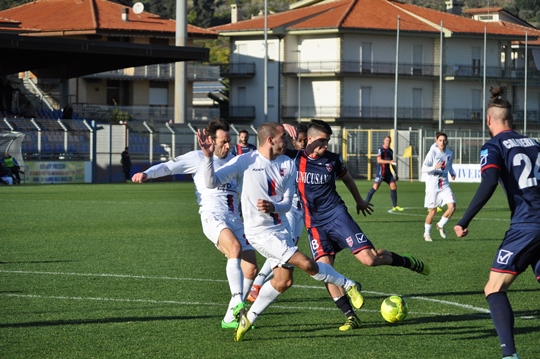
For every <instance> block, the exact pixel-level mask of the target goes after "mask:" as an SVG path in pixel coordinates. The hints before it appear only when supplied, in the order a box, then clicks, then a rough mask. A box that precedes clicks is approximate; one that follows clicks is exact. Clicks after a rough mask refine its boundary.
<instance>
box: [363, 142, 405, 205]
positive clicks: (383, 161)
mask: <svg viewBox="0 0 540 359" xmlns="http://www.w3.org/2000/svg"><path fill="white" fill-rule="evenodd" d="M391 143H392V139H391V138H390V136H386V137H385V138H384V141H383V145H382V146H381V147H380V148H379V152H377V174H376V175H375V180H374V181H373V187H372V188H371V189H370V190H369V192H368V194H367V196H366V202H371V197H373V195H374V194H375V192H377V190H378V189H379V186H380V185H381V182H383V181H384V182H386V183H388V185H389V186H390V199H392V211H394V212H402V211H403V208H401V207H400V206H398V202H397V185H396V181H397V180H398V176H397V174H396V169H395V167H394V166H395V162H394V151H392V149H391V148H390V144H391Z"/></svg>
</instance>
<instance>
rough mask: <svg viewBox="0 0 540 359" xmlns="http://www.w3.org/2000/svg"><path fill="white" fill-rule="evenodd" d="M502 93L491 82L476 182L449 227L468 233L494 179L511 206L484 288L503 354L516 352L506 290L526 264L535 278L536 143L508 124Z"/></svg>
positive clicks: (539, 196)
mask: <svg viewBox="0 0 540 359" xmlns="http://www.w3.org/2000/svg"><path fill="white" fill-rule="evenodd" d="M502 95H503V90H502V88H500V87H496V88H491V101H490V102H489V104H488V109H487V120H486V121H487V126H488V128H489V132H490V134H491V137H492V138H491V140H489V141H488V142H486V143H485V144H484V146H482V149H481V151H480V166H481V173H482V182H481V183H480V185H479V187H478V189H477V191H476V194H475V195H474V197H473V199H472V201H471V203H470V204H469V207H468V208H467V210H466V211H465V214H464V215H463V217H462V218H461V219H460V220H459V221H458V223H457V225H456V226H455V227H454V230H455V232H456V235H457V236H458V237H464V236H466V235H467V234H468V233H469V231H468V227H469V223H470V222H471V221H472V219H473V218H474V216H475V215H476V214H477V213H478V212H479V211H480V210H481V209H482V207H483V206H484V205H485V204H486V203H487V201H488V200H489V199H490V198H491V196H492V195H493V192H494V191H495V189H496V188H497V183H500V184H501V186H502V187H503V188H504V191H505V192H506V197H507V198H508V205H509V207H510V211H511V220H510V229H509V230H508V231H507V232H506V234H505V237H504V239H503V242H502V244H501V245H500V247H499V249H498V251H497V255H496V257H495V260H494V261H493V265H492V267H491V272H490V275H489V279H488V281H487V284H486V286H485V288H484V294H485V295H486V299H487V302H488V304H489V308H490V311H491V318H492V320H493V324H494V325H495V329H496V331H497V334H498V336H499V341H500V344H501V348H502V354H503V357H504V358H505V359H506V358H519V357H518V355H517V351H516V347H515V342H514V313H513V311H512V306H511V305H510V302H509V300H508V297H507V294H506V293H507V291H508V289H509V287H510V285H511V284H512V283H513V282H514V280H515V279H516V278H517V276H518V275H520V274H521V273H522V272H524V271H525V270H526V269H527V267H528V266H531V268H532V269H533V271H534V274H535V275H536V280H537V281H538V282H540V185H539V181H540V144H538V142H536V141H535V140H533V139H531V138H528V137H525V136H523V135H520V134H518V133H516V132H514V131H513V130H512V122H513V118H512V112H511V109H512V106H511V104H510V102H508V101H507V100H506V99H503V97H502Z"/></svg>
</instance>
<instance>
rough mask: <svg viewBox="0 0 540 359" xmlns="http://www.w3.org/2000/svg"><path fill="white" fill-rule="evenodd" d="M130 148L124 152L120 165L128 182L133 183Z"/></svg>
mask: <svg viewBox="0 0 540 359" xmlns="http://www.w3.org/2000/svg"><path fill="white" fill-rule="evenodd" d="M128 150H129V147H126V148H125V149H124V152H122V159H121V160H120V163H121V164H122V171H123V172H124V178H125V180H126V182H131V180H130V178H131V176H130V173H131V158H130V157H129V151H128Z"/></svg>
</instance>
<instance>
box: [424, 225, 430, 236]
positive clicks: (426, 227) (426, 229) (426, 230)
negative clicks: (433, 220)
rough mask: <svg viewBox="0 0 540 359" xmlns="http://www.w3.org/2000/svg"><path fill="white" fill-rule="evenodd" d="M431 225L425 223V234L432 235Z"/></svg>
mask: <svg viewBox="0 0 540 359" xmlns="http://www.w3.org/2000/svg"><path fill="white" fill-rule="evenodd" d="M431 226H432V225H431V224H427V223H424V233H426V234H430V233H431Z"/></svg>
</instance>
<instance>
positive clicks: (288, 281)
mask: <svg viewBox="0 0 540 359" xmlns="http://www.w3.org/2000/svg"><path fill="white" fill-rule="evenodd" d="M292 285H293V279H292V277H291V278H281V279H277V278H276V277H274V278H273V279H272V287H274V289H275V290H277V291H278V292H280V293H283V292H284V291H286V290H287V289H289V288H290V287H292Z"/></svg>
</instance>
